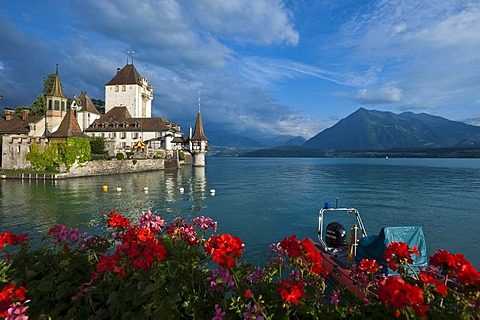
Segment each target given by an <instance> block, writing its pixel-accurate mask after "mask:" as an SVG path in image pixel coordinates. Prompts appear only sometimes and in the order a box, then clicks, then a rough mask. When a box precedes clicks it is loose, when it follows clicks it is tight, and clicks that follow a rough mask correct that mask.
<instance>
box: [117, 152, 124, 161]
mask: <svg viewBox="0 0 480 320" xmlns="http://www.w3.org/2000/svg"><path fill="white" fill-rule="evenodd" d="M115 157H116V158H117V160H123V159H125V155H124V154H123V153H121V152H119V153H117V154H116V155H115Z"/></svg>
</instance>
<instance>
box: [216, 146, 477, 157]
mask: <svg viewBox="0 0 480 320" xmlns="http://www.w3.org/2000/svg"><path fill="white" fill-rule="evenodd" d="M212 156H213V157H279V158H282V157H283V158H285V157H288V158H386V157H388V158H480V148H401V149H400V148H399V149H388V150H320V149H306V148H302V147H295V146H291V147H290V146H287V147H278V148H271V149H255V150H252V149H247V148H245V149H228V150H223V151H221V152H218V153H216V154H215V155H212Z"/></svg>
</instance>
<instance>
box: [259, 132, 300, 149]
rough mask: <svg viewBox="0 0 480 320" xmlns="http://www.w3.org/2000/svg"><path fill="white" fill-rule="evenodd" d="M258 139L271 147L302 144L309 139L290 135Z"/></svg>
mask: <svg viewBox="0 0 480 320" xmlns="http://www.w3.org/2000/svg"><path fill="white" fill-rule="evenodd" d="M258 140H259V141H260V142H261V143H263V144H264V145H265V146H267V147H269V148H273V147H281V146H302V145H303V144H304V143H305V142H306V141H307V139H305V138H304V137H302V136H288V135H278V136H270V137H258Z"/></svg>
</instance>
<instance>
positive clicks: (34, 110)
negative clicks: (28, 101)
mask: <svg viewBox="0 0 480 320" xmlns="http://www.w3.org/2000/svg"><path fill="white" fill-rule="evenodd" d="M29 109H30V114H31V115H33V116H43V115H45V110H47V99H45V96H44V95H43V94H39V95H38V97H37V100H35V101H34V102H33V103H32V105H31V106H30V108H29Z"/></svg>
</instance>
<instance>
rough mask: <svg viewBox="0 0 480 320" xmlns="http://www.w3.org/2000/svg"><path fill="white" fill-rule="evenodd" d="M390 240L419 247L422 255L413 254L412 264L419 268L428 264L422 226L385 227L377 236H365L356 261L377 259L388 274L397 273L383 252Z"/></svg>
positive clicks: (361, 241)
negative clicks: (386, 260) (391, 268)
mask: <svg viewBox="0 0 480 320" xmlns="http://www.w3.org/2000/svg"><path fill="white" fill-rule="evenodd" d="M390 242H405V243H407V244H408V245H409V246H410V247H413V246H415V247H417V249H418V251H419V253H420V256H417V255H415V254H413V255H412V259H413V263H412V264H411V266H412V267H413V269H414V270H418V267H420V266H426V265H427V263H428V256H427V244H426V243H425V236H424V235H423V229H422V227H418V226H417V227H385V228H382V230H380V233H379V234H378V235H376V236H367V237H363V238H362V239H361V240H360V241H359V243H358V247H357V255H356V257H355V261H356V263H357V264H358V263H360V261H361V260H362V259H363V258H368V259H375V260H377V263H378V264H380V265H381V266H383V271H384V272H385V273H387V274H396V272H393V271H392V270H390V269H389V268H388V266H387V263H386V262H385V258H384V257H383V254H384V252H385V249H386V248H387V247H388V244H389V243H390Z"/></svg>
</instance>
